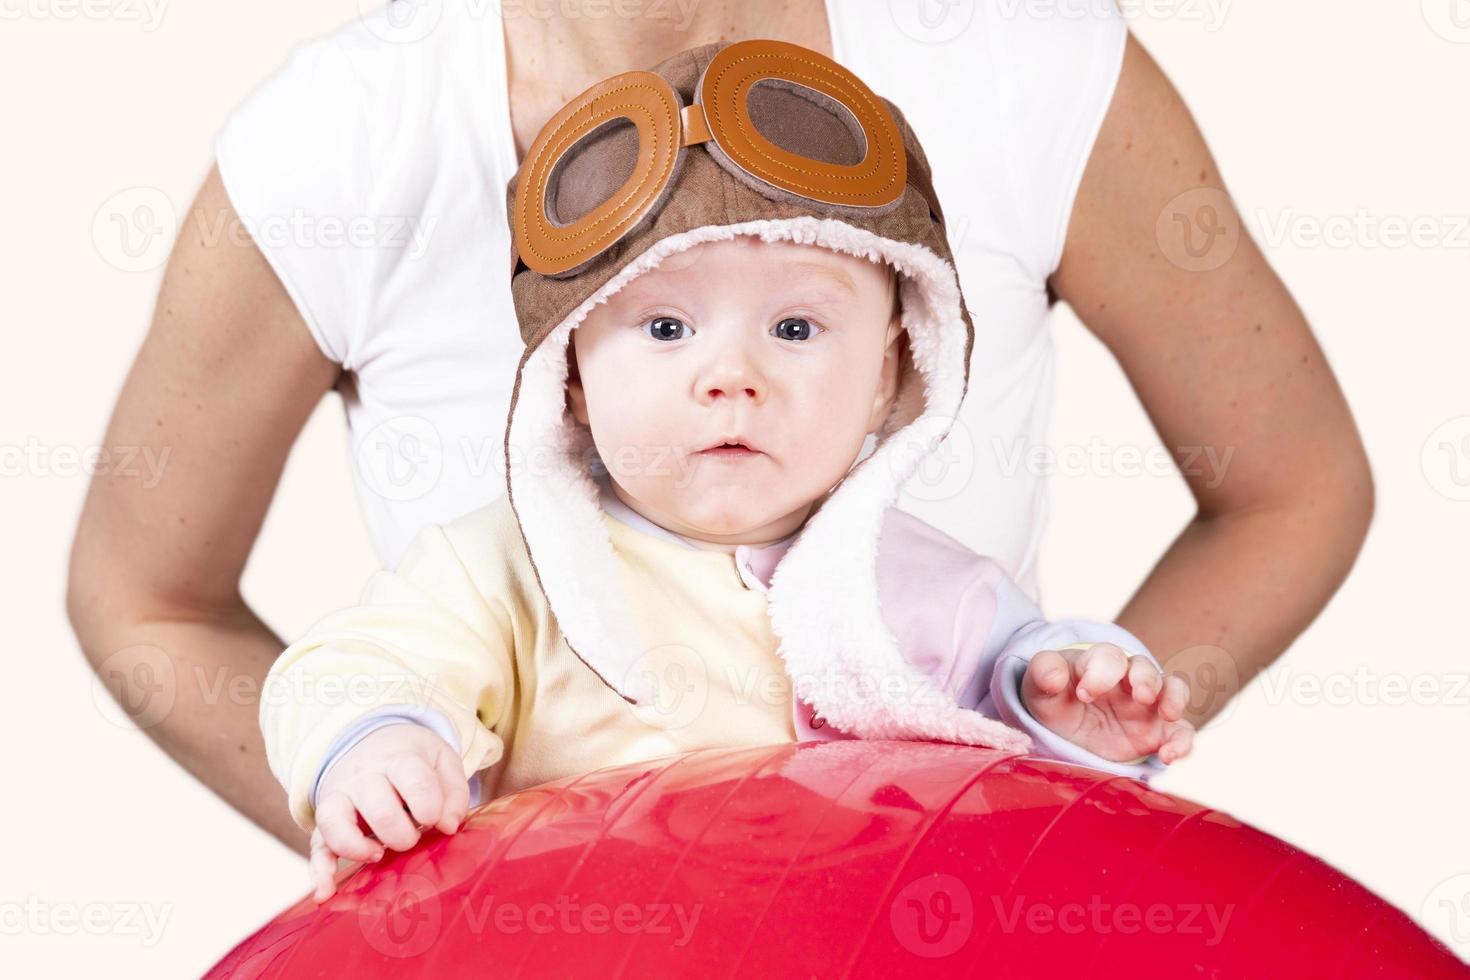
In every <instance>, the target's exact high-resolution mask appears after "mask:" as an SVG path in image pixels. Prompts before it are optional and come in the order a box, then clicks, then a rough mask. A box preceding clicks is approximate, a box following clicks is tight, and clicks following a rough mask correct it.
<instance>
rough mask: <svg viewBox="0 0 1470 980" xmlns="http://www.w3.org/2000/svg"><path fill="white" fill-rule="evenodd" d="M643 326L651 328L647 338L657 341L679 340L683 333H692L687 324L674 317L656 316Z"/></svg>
mask: <svg viewBox="0 0 1470 980" xmlns="http://www.w3.org/2000/svg"><path fill="white" fill-rule="evenodd" d="M643 325H644V326H645V327H647V326H652V327H653V332H652V333H651V334H650V335H649V336H651V337H652V338H653V339H654V340H658V341H672V340H679V339H681V337H682V335H683V333H682V332H683V331H686V330H688V331H689V332H690V333H693V332H694V331H692V330H689V325H688V324H687V323H685V322H684V321H683V320H680V319H679V318H678V317H676V316H656V317H654V318H653V319H652V320H647V321H645V322H644V324H643Z"/></svg>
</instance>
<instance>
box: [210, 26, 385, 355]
mask: <svg viewBox="0 0 1470 980" xmlns="http://www.w3.org/2000/svg"><path fill="white" fill-rule="evenodd" d="M349 29H353V28H350V27H349V28H344V29H342V30H340V31H338V32H337V33H335V34H329V35H326V36H324V37H319V38H314V39H311V40H308V41H305V42H302V43H301V44H298V45H297V46H296V47H295V48H294V49H293V50H292V53H291V54H290V56H289V57H288V58H287V59H286V61H285V63H284V64H283V65H281V66H280V67H279V68H277V69H276V70H275V72H274V73H272V74H271V75H269V76H267V78H266V79H265V80H264V81H263V82H262V83H260V85H258V86H257V87H256V88H255V90H254V91H252V92H251V93H250V94H249V95H248V96H247V97H246V98H245V100H244V101H243V102H241V103H240V104H239V105H238V106H236V108H235V109H234V110H233V111H232V112H231V113H230V114H229V115H228V116H227V117H226V119H225V122H224V124H223V126H222V127H221V128H220V130H219V132H218V134H217V135H216V137H215V146H214V151H215V158H216V161H217V164H218V167H219V172H220V178H221V180H222V181H223V182H224V187H225V191H226V192H227V193H228V195H229V198H230V203H231V204H232V205H233V207H234V209H235V212H236V214H238V215H239V217H240V222H241V224H242V225H243V226H244V228H245V230H246V231H247V232H248V233H249V234H250V237H251V238H252V239H253V240H254V242H255V244H256V246H257V247H258V248H259V249H260V251H261V252H262V253H263V254H264V255H265V258H266V261H267V262H269V263H270V266H271V268H272V269H273V270H274V271H275V273H276V276H277V277H278V278H279V279H280V280H281V284H282V285H283V286H285V288H286V292H287V293H288V294H289V295H290V297H291V300H292V302H293V303H295V304H296V308H297V309H298V310H299V311H300V313H301V317H302V319H303V320H305V321H306V326H307V328H308V329H309V330H310V331H311V335H312V337H313V338H315V340H316V343H317V346H319V347H320V348H321V350H322V353H323V354H325V355H326V356H327V357H328V358H330V359H331V360H333V361H335V362H337V363H338V364H342V365H343V366H344V367H347V368H352V367H353V366H354V365H353V360H352V359H353V354H354V351H355V346H354V343H353V338H354V337H355V336H356V334H357V327H358V324H359V323H360V319H361V310H362V286H363V283H364V282H365V280H366V276H365V275H364V271H365V266H366V263H368V262H369V261H371V254H370V252H371V250H370V249H366V248H362V247H354V246H353V245H352V241H353V235H354V234H358V233H360V226H361V224H362V223H363V222H365V221H368V220H370V218H369V216H370V215H371V214H372V210H371V208H370V207H369V206H368V194H369V193H370V191H371V169H370V167H371V163H372V152H371V147H370V146H369V131H368V127H367V121H368V120H367V116H366V113H365V111H364V100H365V93H364V89H363V87H362V85H361V84H360V79H361V78H362V72H363V71H364V70H365V69H367V70H370V69H371V66H370V65H369V66H363V65H361V64H357V63H355V62H360V61H361V59H362V58H364V57H368V58H371V57H374V54H373V52H374V50H375V49H374V46H372V45H367V44H363V43H352V44H349V43H347V42H348V39H347V38H346V37H345V36H344V35H345V32H346V31H347V30H349ZM359 33H360V32H359ZM354 229H356V231H355V230H354Z"/></svg>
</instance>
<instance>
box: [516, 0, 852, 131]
mask: <svg viewBox="0 0 1470 980" xmlns="http://www.w3.org/2000/svg"><path fill="white" fill-rule="evenodd" d="M569 6H570V5H566V4H561V3H558V2H556V0H547V2H541V0H523V2H520V3H506V4H503V5H502V7H501V13H502V23H503V26H504V30H505V40H506V49H507V55H506V60H507V74H508V76H509V78H508V85H509V89H510V96H511V115H512V123H513V126H514V128H515V132H516V149H517V154H516V155H517V158H518V159H519V158H522V157H524V155H525V152H526V151H527V150H529V149H530V145H531V143H532V141H534V140H535V138H536V134H537V133H538V132H540V131H541V127H542V126H543V125H545V123H546V120H548V119H550V118H551V116H552V115H553V114H554V113H555V112H556V111H557V110H558V109H560V108H561V107H562V106H563V105H565V104H566V103H567V102H569V101H571V99H572V98H573V97H575V96H576V95H577V94H578V93H579V92H581V91H583V90H584V89H586V88H587V87H588V86H589V85H591V84H593V83H594V82H597V81H600V80H602V79H604V78H607V77H608V76H609V75H615V74H617V73H618V72H622V71H629V70H631V69H635V68H649V67H652V66H653V65H656V64H658V63H659V62H660V61H663V60H664V59H665V58H667V57H669V56H670V55H673V54H676V53H678V52H680V51H683V50H685V49H686V48H692V47H697V46H698V45H701V44H709V43H711V42H714V41H736V40H740V39H743V38H752V37H775V38H780V39H782V40H786V41H791V42H793V43H795V44H800V45H803V46H805V47H809V48H812V49H813V50H816V51H820V52H822V53H823V54H826V55H829V56H830V55H831V53H832V38H831V29H830V27H829V26H828V24H827V8H826V3H825V0H796V2H790V0H608V2H606V3H597V4H586V5H584V6H585V9H582V10H581V11H580V12H579V13H576V14H573V13H570V12H569V11H568V10H567V9H566V8H567V7H569Z"/></svg>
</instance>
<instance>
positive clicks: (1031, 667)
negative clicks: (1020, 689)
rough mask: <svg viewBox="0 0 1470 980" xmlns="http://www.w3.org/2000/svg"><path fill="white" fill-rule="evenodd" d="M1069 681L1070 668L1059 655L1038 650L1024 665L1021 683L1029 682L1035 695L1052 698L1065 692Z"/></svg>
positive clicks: (1050, 651) (1053, 651) (1054, 652)
mask: <svg viewBox="0 0 1470 980" xmlns="http://www.w3.org/2000/svg"><path fill="white" fill-rule="evenodd" d="M1071 680H1072V668H1071V667H1070V666H1069V665H1068V664H1067V661H1066V659H1065V658H1064V657H1063V656H1062V655H1061V654H1060V653H1058V652H1057V651H1055V650H1038V651H1037V652H1036V655H1035V656H1034V657H1032V658H1031V662H1030V663H1028V664H1027V665H1026V676H1025V678H1024V679H1023V683H1024V682H1026V681H1029V682H1030V683H1031V685H1032V687H1033V688H1034V689H1035V692H1036V693H1037V694H1041V695H1044V696H1046V697H1052V696H1054V695H1057V694H1060V693H1062V692H1063V691H1065V690H1066V689H1067V685H1068V684H1069V683H1070V682H1071Z"/></svg>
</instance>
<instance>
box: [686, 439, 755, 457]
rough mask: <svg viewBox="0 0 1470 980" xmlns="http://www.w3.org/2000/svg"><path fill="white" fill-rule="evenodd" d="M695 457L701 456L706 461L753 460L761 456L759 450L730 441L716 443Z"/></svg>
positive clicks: (739, 442)
mask: <svg viewBox="0 0 1470 980" xmlns="http://www.w3.org/2000/svg"><path fill="white" fill-rule="evenodd" d="M695 455H696V456H703V457H705V458H707V459H753V458H755V457H756V456H760V455H762V453H761V451H760V450H759V449H756V448H754V447H752V446H750V445H748V444H747V443H744V442H741V441H739V440H734V439H732V440H725V441H722V442H718V443H716V444H715V445H713V446H709V447H708V448H705V449H701V450H700V451H699V452H698V453H696V454H695Z"/></svg>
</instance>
